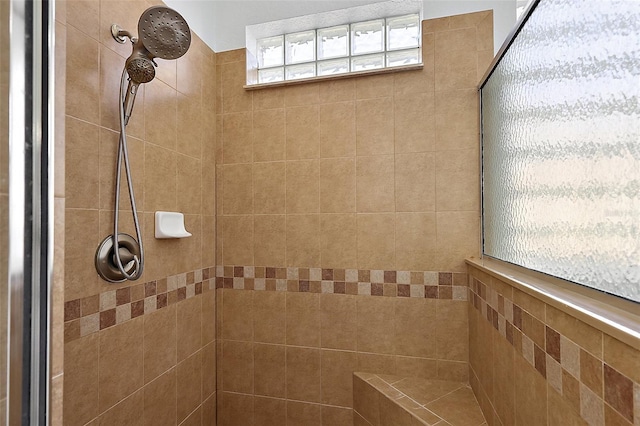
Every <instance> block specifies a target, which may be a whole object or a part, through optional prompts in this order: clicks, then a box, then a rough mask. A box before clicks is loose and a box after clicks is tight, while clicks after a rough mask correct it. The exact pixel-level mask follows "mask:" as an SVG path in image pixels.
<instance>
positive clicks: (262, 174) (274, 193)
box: [253, 162, 286, 214]
mask: <svg viewBox="0 0 640 426" xmlns="http://www.w3.org/2000/svg"><path fill="white" fill-rule="evenodd" d="M285 177H286V172H285V162H270V163H254V164H253V202H254V212H255V213H256V214H274V213H284V212H285V194H286V183H285V182H286V180H285Z"/></svg>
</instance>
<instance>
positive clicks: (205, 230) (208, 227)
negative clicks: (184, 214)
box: [202, 216, 217, 266]
mask: <svg viewBox="0 0 640 426" xmlns="http://www.w3.org/2000/svg"><path fill="white" fill-rule="evenodd" d="M216 219H217V218H216V216H202V265H203V266H204V265H215V264H216V238H215V235H216Z"/></svg>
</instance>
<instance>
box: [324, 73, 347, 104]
mask: <svg viewBox="0 0 640 426" xmlns="http://www.w3.org/2000/svg"><path fill="white" fill-rule="evenodd" d="M318 90H319V99H320V103H321V104H325V103H332V102H343V101H351V100H353V99H355V97H356V79H355V78H347V79H341V80H328V81H323V82H321V83H320V85H319V88H318Z"/></svg>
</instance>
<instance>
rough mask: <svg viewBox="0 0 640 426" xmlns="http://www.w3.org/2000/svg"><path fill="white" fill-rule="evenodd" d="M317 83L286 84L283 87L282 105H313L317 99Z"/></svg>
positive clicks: (318, 86)
mask: <svg viewBox="0 0 640 426" xmlns="http://www.w3.org/2000/svg"><path fill="white" fill-rule="evenodd" d="M319 88H320V85H319V84H318V83H312V84H301V85H295V86H288V87H285V89H284V105H285V107H287V108H289V107H295V106H301V105H315V104H317V103H318V101H319V93H320V91H319Z"/></svg>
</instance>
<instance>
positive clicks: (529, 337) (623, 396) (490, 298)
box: [469, 276, 640, 426]
mask: <svg viewBox="0 0 640 426" xmlns="http://www.w3.org/2000/svg"><path fill="white" fill-rule="evenodd" d="M469 302H470V303H471V304H472V305H473V307H474V308H475V309H476V310H477V311H479V312H480V313H481V315H482V317H483V318H484V319H486V320H487V322H489V323H490V324H491V325H492V326H493V328H494V329H496V330H497V331H498V332H499V333H500V335H501V336H502V337H503V338H505V339H506V340H507V341H508V342H509V343H510V344H511V345H512V346H513V347H514V349H515V350H516V352H517V353H518V354H520V355H521V356H522V357H523V358H524V359H525V360H526V361H527V362H528V363H529V364H530V365H531V366H532V367H534V368H535V369H536V371H537V372H538V373H539V374H540V375H541V376H542V377H543V378H545V379H546V381H547V382H548V383H549V384H550V385H551V386H552V387H553V388H554V389H555V390H556V391H557V392H558V393H559V394H560V395H562V396H563V397H565V398H566V399H567V400H568V401H569V402H570V404H571V405H572V406H573V407H574V408H576V410H577V411H578V412H579V413H580V416H581V417H582V418H583V419H584V420H586V421H587V423H589V424H590V425H604V424H605V408H606V409H607V410H609V409H613V410H615V411H616V412H617V413H618V414H619V416H620V420H621V421H622V422H625V424H627V425H629V426H631V425H636V426H638V425H640V414H639V413H640V384H639V383H636V382H634V381H633V379H631V378H629V377H627V376H625V375H624V374H623V373H621V372H619V371H617V370H616V369H614V368H613V367H611V366H610V365H608V364H607V363H605V362H604V361H603V360H602V359H599V358H598V357H596V356H594V355H593V354H591V353H589V352H588V351H587V350H585V349H584V348H582V347H580V346H579V345H578V344H577V343H575V342H573V341H571V340H570V339H568V338H567V337H566V336H564V335H562V334H560V333H559V332H558V331H556V330H554V329H553V328H551V327H549V326H548V325H546V324H544V323H543V322H542V321H540V320H538V319H537V318H536V317H535V316H533V315H531V314H529V313H528V312H527V311H526V310H525V309H524V308H523V307H521V306H518V305H517V304H515V303H514V302H513V301H512V300H509V299H508V298H506V297H504V295H503V294H500V293H499V292H497V291H496V290H494V289H492V288H490V287H489V286H487V285H486V284H485V283H483V282H482V281H480V280H478V279H477V278H475V277H471V276H470V277H469ZM605 404H606V405H607V406H608V407H605ZM607 420H609V419H607ZM607 424H609V423H608V422H607ZM620 424H622V423H620Z"/></svg>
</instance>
